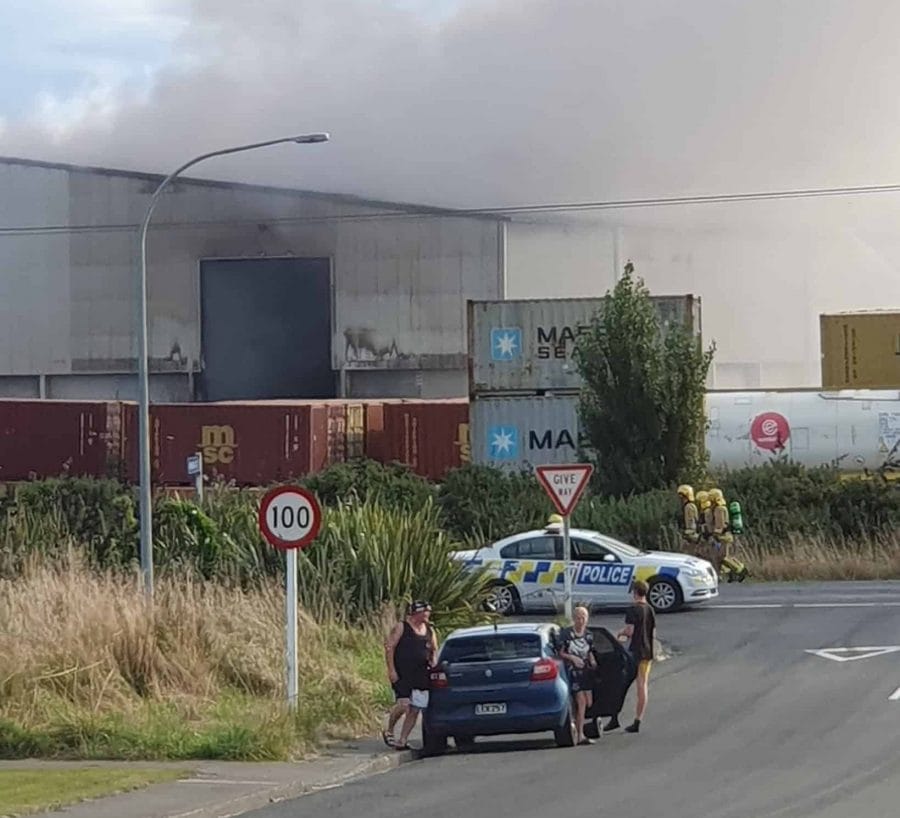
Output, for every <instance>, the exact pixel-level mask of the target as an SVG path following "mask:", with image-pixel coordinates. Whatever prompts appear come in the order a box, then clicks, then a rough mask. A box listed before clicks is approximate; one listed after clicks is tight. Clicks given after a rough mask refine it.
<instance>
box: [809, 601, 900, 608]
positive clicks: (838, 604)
mask: <svg viewBox="0 0 900 818" xmlns="http://www.w3.org/2000/svg"><path fill="white" fill-rule="evenodd" d="M791 607H792V608H900V602H795V603H794V604H793V605H791Z"/></svg>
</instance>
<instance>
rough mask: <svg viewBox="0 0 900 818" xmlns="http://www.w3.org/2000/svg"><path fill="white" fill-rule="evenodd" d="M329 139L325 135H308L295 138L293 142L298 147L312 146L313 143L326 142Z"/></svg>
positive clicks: (327, 135)
mask: <svg viewBox="0 0 900 818" xmlns="http://www.w3.org/2000/svg"><path fill="white" fill-rule="evenodd" d="M329 138H330V136H329V134H327V133H308V134H303V136H295V137H294V142H296V143H297V144H298V145H312V144H313V143H315V142H327V141H328V140H329Z"/></svg>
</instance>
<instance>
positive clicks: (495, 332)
mask: <svg viewBox="0 0 900 818" xmlns="http://www.w3.org/2000/svg"><path fill="white" fill-rule="evenodd" d="M521 356H522V330H521V329H520V328H519V327H494V328H493V329H491V360H492V361H512V360H514V359H515V358H520V357H521Z"/></svg>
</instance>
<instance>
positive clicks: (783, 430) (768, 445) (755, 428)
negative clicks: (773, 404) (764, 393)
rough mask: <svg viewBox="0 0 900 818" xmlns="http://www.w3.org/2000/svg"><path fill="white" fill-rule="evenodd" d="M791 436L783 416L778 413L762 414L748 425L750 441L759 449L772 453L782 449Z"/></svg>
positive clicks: (788, 425) (789, 428) (789, 427)
mask: <svg viewBox="0 0 900 818" xmlns="http://www.w3.org/2000/svg"><path fill="white" fill-rule="evenodd" d="M790 436H791V426H790V424H789V423H788V422H787V418H786V417H785V416H784V415H779V414H778V412H763V413H762V414H761V415H757V416H756V417H755V418H754V419H753V423H752V424H750V439H751V440H752V441H753V442H754V443H755V444H756V445H757V446H759V448H760V449H767V450H768V451H770V452H774V451H775V450H776V449H783V448H784V446H785V444H786V443H787V441H788V438H789V437H790Z"/></svg>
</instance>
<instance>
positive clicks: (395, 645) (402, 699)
mask: <svg viewBox="0 0 900 818" xmlns="http://www.w3.org/2000/svg"><path fill="white" fill-rule="evenodd" d="M430 618H431V605H430V604H429V603H428V602H422V601H416V602H413V603H412V604H411V605H410V606H409V608H408V610H407V614H406V619H404V621H403V622H398V623H397V624H396V625H395V626H394V628H393V629H392V630H391V632H390V634H389V635H388V638H387V640H386V641H385V645H384V656H385V661H386V663H387V670H388V678H389V679H390V682H391V687H392V688H393V690H394V697H395V698H396V704H395V705H394V707H393V708H392V709H391V712H390V714H389V716H388V725H387V729H386V730H384V731H383V732H382V738H383V739H384V743H385V744H387V745H388V747H395V748H396V749H398V750H408V749H409V746H408V744H407V741H408V739H409V734H410V733H411V732H412V729H413V727H415V724H416V721H417V719H418V718H419V711H421V710H424V709H425V708H426V707H428V688H429V687H430V683H431V680H430V672H431V667H432V664H433V663H434V659H435V656H436V655H437V637H436V636H435V633H434V628H433V627H432V626H431V623H430V622H429V619H430ZM401 716H405V717H406V718H405V719H404V721H403V727H402V729H401V730H400V740H399V741H397V742H395V741H394V728H395V727H396V726H397V722H398V721H400V718H401Z"/></svg>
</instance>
